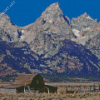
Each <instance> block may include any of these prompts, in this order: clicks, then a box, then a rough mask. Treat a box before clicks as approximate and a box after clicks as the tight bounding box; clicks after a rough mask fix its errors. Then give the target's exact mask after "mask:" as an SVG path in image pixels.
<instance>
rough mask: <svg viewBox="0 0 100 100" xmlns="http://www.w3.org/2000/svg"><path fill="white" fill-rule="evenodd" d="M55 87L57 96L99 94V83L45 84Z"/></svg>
mask: <svg viewBox="0 0 100 100" xmlns="http://www.w3.org/2000/svg"><path fill="white" fill-rule="evenodd" d="M46 84H48V85H52V86H55V87H57V94H65V93H86V92H99V91H100V83H46Z"/></svg>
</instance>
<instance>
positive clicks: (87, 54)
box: [0, 3, 100, 76]
mask: <svg viewBox="0 0 100 100" xmlns="http://www.w3.org/2000/svg"><path fill="white" fill-rule="evenodd" d="M20 73H27V74H28V73H33V74H35V73H40V74H49V75H51V74H52V75H53V74H54V75H55V74H63V75H71V74H73V75H100V22H98V21H97V19H95V20H94V19H93V18H92V17H90V16H89V15H88V14H87V13H86V12H85V13H84V14H82V15H81V16H79V17H77V18H73V19H72V20H70V19H69V18H68V17H67V16H66V15H63V12H62V10H61V8H60V5H59V3H53V4H51V5H50V6H49V7H48V8H47V9H46V10H45V11H44V12H43V13H42V14H41V16H40V17H39V18H38V19H37V20H36V21H35V22H34V23H32V24H30V25H27V26H24V27H19V26H17V25H15V24H14V23H13V22H12V21H11V19H10V17H9V16H8V15H6V14H4V13H0V76H7V75H18V74H20Z"/></svg>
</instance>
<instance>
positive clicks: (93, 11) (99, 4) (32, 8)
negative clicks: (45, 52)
mask: <svg viewBox="0 0 100 100" xmlns="http://www.w3.org/2000/svg"><path fill="white" fill-rule="evenodd" d="M55 2H58V3H59V4H60V7H61V9H62V11H63V14H64V15H66V16H68V17H69V18H70V19H72V18H73V17H74V18H75V17H78V16H80V15H81V14H83V13H84V12H87V13H88V14H89V15H90V16H91V17H92V18H93V19H97V20H98V21H99V22H100V0H0V12H3V11H6V12H5V14H7V15H9V16H10V18H11V20H12V22H13V23H15V24H16V25H18V26H26V25H28V24H30V23H33V22H35V21H36V19H37V18H39V17H40V16H41V14H42V12H43V11H44V10H45V9H46V8H47V7H48V6H49V5H50V4H52V3H55ZM11 3H12V4H11ZM7 7H8V8H9V9H7Z"/></svg>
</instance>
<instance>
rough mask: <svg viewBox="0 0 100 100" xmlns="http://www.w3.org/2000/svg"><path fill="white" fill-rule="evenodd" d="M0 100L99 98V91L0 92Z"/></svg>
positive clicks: (89, 99)
mask: <svg viewBox="0 0 100 100" xmlns="http://www.w3.org/2000/svg"><path fill="white" fill-rule="evenodd" d="M0 100H100V92H97V93H96V92H95V93H85V94H84V93H83V94H79V93H77V94H60V95H58V94H47V93H42V94H41V93H40V94H39V93H33V94H22V93H21V94H8V93H0Z"/></svg>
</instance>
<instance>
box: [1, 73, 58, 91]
mask: <svg viewBox="0 0 100 100" xmlns="http://www.w3.org/2000/svg"><path fill="white" fill-rule="evenodd" d="M0 91H3V92H11V93H27V92H28V93H34V92H39V93H40V92H48V93H49V92H53V93H54V92H56V91H57V88H56V87H53V86H49V85H45V82H44V80H43V78H42V77H41V76H40V75H39V74H20V75H19V76H17V77H16V79H15V82H14V83H13V84H11V85H6V86H1V88H0Z"/></svg>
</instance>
